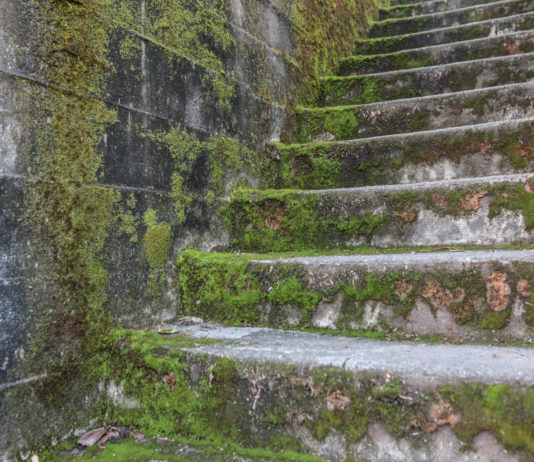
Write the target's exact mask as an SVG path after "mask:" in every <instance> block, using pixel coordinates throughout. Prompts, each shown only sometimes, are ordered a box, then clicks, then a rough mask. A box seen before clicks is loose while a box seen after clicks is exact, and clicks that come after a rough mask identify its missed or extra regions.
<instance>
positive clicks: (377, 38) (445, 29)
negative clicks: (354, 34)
mask: <svg viewBox="0 0 534 462" xmlns="http://www.w3.org/2000/svg"><path fill="white" fill-rule="evenodd" d="M533 15H534V11H528V12H526V13H518V14H512V15H510V16H502V17H499V18H492V19H484V20H482V21H476V22H470V23H467V24H458V25H455V26H447V27H438V28H435V29H427V30H423V31H419V32H412V33H409V34H398V35H387V36H383V37H375V38H369V39H362V40H360V42H361V43H365V42H376V41H378V40H391V39H395V38H399V37H413V36H419V35H424V34H433V33H436V32H442V31H448V30H452V29H463V28H467V27H473V26H477V25H480V24H483V25H484V24H489V23H498V22H506V21H509V20H510V19H512V20H513V19H518V18H521V17H525V16H533ZM502 35H504V34H502Z"/></svg>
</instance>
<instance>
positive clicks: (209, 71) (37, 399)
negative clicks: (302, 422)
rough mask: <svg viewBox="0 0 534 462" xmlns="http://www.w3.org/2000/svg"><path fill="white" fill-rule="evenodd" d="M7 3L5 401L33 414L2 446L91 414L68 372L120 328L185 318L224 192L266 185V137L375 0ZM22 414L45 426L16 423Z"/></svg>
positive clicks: (347, 46) (304, 98)
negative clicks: (193, 276)
mask: <svg viewBox="0 0 534 462" xmlns="http://www.w3.org/2000/svg"><path fill="white" fill-rule="evenodd" d="M0 8H1V9H2V12H3V14H2V17H1V19H0V27H1V29H2V35H1V37H0V42H1V44H2V47H0V49H1V51H0V75H1V77H0V101H1V103H2V110H3V112H2V114H3V116H2V117H4V115H5V119H3V120H4V122H5V123H4V124H2V125H1V130H2V133H1V135H2V136H1V138H0V139H1V142H2V150H0V153H1V154H0V155H1V158H0V181H1V188H2V192H3V193H4V192H6V195H5V197H6V198H7V200H6V201H3V203H2V207H1V209H0V213H1V215H0V225H1V227H2V229H1V230H0V239H1V242H0V251H1V258H2V261H7V262H8V263H9V265H7V266H6V269H5V270H2V271H3V272H2V273H0V277H1V278H2V281H4V280H5V281H8V282H9V286H8V285H6V284H7V283H6V284H4V285H0V287H1V288H2V291H3V292H2V294H3V295H5V297H2V302H0V309H1V310H2V312H1V315H2V318H3V319H8V320H9V322H8V323H6V324H5V325H2V327H1V329H2V331H1V334H2V336H3V337H2V338H4V337H5V338H6V341H5V342H4V343H3V350H2V351H1V352H0V365H1V369H0V383H1V384H2V388H1V389H0V393H2V398H3V399H4V398H6V396H8V398H6V399H4V408H5V409H8V410H11V411H13V409H20V408H24V410H25V411H24V413H22V414H24V416H22V414H20V415H19V413H18V412H14V413H13V412H11V413H8V415H7V417H6V416H4V417H2V418H5V419H8V420H6V421H9V422H10V428H12V429H13V432H14V433H15V434H16V435H17V436H16V437H13V434H11V433H10V434H5V435H3V436H2V437H0V448H5V447H6V446H8V445H13V442H14V441H18V442H19V443H20V444H21V445H25V444H26V442H27V441H28V439H32V440H34V441H37V440H39V439H40V438H41V437H43V436H44V434H45V433H46V432H42V431H41V430H44V429H45V428H49V427H50V426H49V425H41V423H43V420H44V421H46V422H50V421H51V420H55V421H56V422H55V425H53V427H54V428H53V429H52V433H53V432H56V433H61V432H63V431H65V430H66V429H73V428H75V426H76V425H78V424H79V422H80V418H81V416H84V418H89V417H90V412H88V410H87V407H88V406H90V403H92V402H95V400H96V398H95V393H91V395H92V396H93V398H95V399H91V400H85V398H84V397H85V396H87V390H85V389H84V388H83V386H81V387H73V389H75V390H77V391H76V393H73V395H72V396H70V398H69V400H64V402H65V403H67V402H68V404H69V406H72V407H76V408H77V411H76V412H73V413H71V412H70V411H66V412H64V413H61V412H59V410H60V409H61V407H58V406H57V404H58V403H59V402H61V399H60V400H59V401H58V399H57V390H58V389H61V386H59V385H58V384H62V385H63V386H65V387H66V388H65V389H68V387H69V384H72V383H74V381H75V379H76V378H79V374H81V373H82V372H81V371H82V370H84V368H82V369H79V368H78V366H79V363H80V361H81V362H84V361H86V360H87V358H90V357H94V351H95V347H96V346H98V347H102V348H104V346H105V345H106V343H105V340H106V333H107V332H108V330H109V328H110V326H111V325H112V324H113V323H115V324H119V325H123V326H142V325H146V324H150V323H153V322H156V321H160V320H166V319H170V318H172V317H173V316H174V315H175V314H176V305H177V294H176V293H175V289H174V287H175V285H174V284H173V279H174V278H175V274H174V273H173V266H174V265H173V262H174V261H175V259H176V256H177V255H178V254H179V253H180V251H181V250H182V249H184V248H186V247H188V246H191V245H192V246H196V247H199V248H201V249H203V250H209V249H213V248H216V247H217V246H218V245H222V244H226V243H227V240H228V238H227V235H226V232H225V230H224V225H223V220H222V218H221V217H220V214H219V212H218V209H219V207H220V205H221V202H222V201H224V198H225V197H227V196H228V195H229V194H230V191H231V189H232V187H233V186H234V185H235V184H242V185H247V186H252V187H256V186H259V185H260V184H261V182H260V178H259V171H258V169H259V163H260V159H261V156H260V152H261V150H262V149H263V148H264V146H265V145H266V143H268V142H270V141H273V140H279V139H280V137H281V136H282V133H283V131H284V130H285V129H286V116H287V114H288V113H289V112H290V111H291V108H292V107H293V106H294V105H295V104H296V103H303V102H309V101H313V100H314V99H315V98H316V96H317V94H318V92H317V88H318V85H317V83H316V78H317V77H318V76H319V75H321V74H325V73H329V72H331V71H332V70H333V69H334V67H335V63H336V62H337V59H338V58H339V57H341V56H344V55H346V54H349V53H350V51H351V48H352V44H353V40H354V39H355V38H357V37H359V36H361V35H364V34H365V31H366V29H367V19H368V18H369V17H370V16H371V15H372V14H374V12H376V5H375V3H374V2H372V1H367V0H366V1H361V2H360V1H358V2H357V1H355V0H337V1H335V2H332V1H326V0H314V1H306V2H304V1H300V0H293V1H291V2H285V1H278V0H228V1H224V0H215V1H204V0H202V1H189V0H135V1H134V0H39V1H38V0H21V1H17V2H12V1H9V0H0ZM318 20H319V22H320V23H321V24H323V25H324V27H316V24H317V21H318ZM338 34H339V36H342V37H343V40H337V39H336V40H334V37H338ZM3 197H4V195H3ZM4 273H5V274H4ZM5 287H8V289H5ZM4 289H5V290H4ZM103 345H104V346H103ZM43 374H46V375H48V376H49V377H50V378H49V379H47V380H48V381H44V382H43V381H42V380H41V381H36V382H35V388H33V389H32V392H31V393H26V392H18V391H17V387H16V386H15V387H12V386H11V385H12V384H14V383H17V381H19V380H25V379H27V378H33V377H36V376H42V375H43ZM79 383H80V384H83V381H81V382H79ZM6 390H8V392H7V395H6ZM93 391H95V389H94V387H93ZM96 394H97V393H96ZM54 406H55V407H54ZM52 416H53V417H52ZM22 418H24V419H25V420H32V421H34V422H35V425H36V427H32V428H40V431H39V432H27V431H25V430H23V429H21V428H19V427H18V425H19V424H20V420H19V419H22ZM10 419H15V420H10ZM19 431H20V433H18V432H19ZM30 435H31V437H30ZM17 444H18V443H17ZM2 450H3V449H2ZM0 452H1V451H0Z"/></svg>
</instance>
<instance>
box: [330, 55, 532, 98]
mask: <svg viewBox="0 0 534 462" xmlns="http://www.w3.org/2000/svg"><path fill="white" fill-rule="evenodd" d="M531 79H534V53H525V54H522V55H510V56H498V57H495V58H484V59H477V60H474V61H461V62H458V63H451V64H440V65H437V66H429V67H421V68H417V69H408V70H400V71H390V72H383V73H378V74H366V75H355V76H347V77H336V76H332V77H323V78H322V79H321V102H322V105H323V106H335V105H344V104H345V105H346V104H365V103H373V102H378V101H388V100H394V99H401V98H409V97H416V96H428V95H435V94H439V93H450V92H453V91H463V90H472V89H478V88H484V87H492V86H498V85H503V84H508V83H513V82H517V83H519V82H526V81H528V80H531Z"/></svg>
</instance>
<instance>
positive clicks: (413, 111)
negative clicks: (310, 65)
mask: <svg viewBox="0 0 534 462" xmlns="http://www.w3.org/2000/svg"><path fill="white" fill-rule="evenodd" d="M531 116H534V80H532V81H530V82H526V83H514V84H508V85H499V86H495V87H489V88H482V89H476V90H467V91H462V92H456V93H446V94H440V95H431V96H422V97H416V98H406V99H400V100H392V101H385V102H379V103H370V104H361V105H354V106H336V107H326V108H297V110H296V111H295V113H294V117H293V123H294V130H293V135H294V138H293V139H294V140H295V142H299V143H306V142H310V141H333V140H349V139H357V138H368V137H372V136H381V135H392V134H396V133H408V132H418V131H423V130H433V129H439V128H443V127H459V126H462V125H471V124H481V123H486V122H497V121H500V120H510V119H520V118H527V117H531Z"/></svg>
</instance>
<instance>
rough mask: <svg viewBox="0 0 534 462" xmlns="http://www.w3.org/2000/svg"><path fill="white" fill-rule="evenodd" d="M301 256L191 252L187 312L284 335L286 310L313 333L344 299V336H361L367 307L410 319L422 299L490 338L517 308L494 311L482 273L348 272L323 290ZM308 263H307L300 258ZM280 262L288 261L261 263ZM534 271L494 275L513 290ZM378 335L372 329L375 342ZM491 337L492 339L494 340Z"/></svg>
mask: <svg viewBox="0 0 534 462" xmlns="http://www.w3.org/2000/svg"><path fill="white" fill-rule="evenodd" d="M336 254H339V252H336ZM312 255H313V253H312ZM294 256H299V254H296V255H295V254H283V255H272V254H267V255H261V254H260V255H257V254H254V255H231V254H216V255H212V254H206V253H201V252H197V251H193V250H190V251H186V252H184V254H183V255H182V257H181V258H180V260H179V261H178V262H177V269H178V272H179V274H180V283H179V292H180V294H182V303H183V307H184V312H185V313H193V314H196V315H198V316H200V317H202V318H203V319H209V320H212V321H225V322H228V323H230V324H232V325H242V324H244V323H246V322H248V321H247V320H250V319H252V320H254V322H255V323H256V325H257V323H258V322H260V320H261V322H262V323H265V324H266V325H269V326H272V327H285V326H286V324H287V319H288V313H287V312H286V311H285V308H291V309H293V310H296V311H297V313H298V316H297V317H298V318H299V321H298V326H299V327H300V328H309V327H310V325H311V318H312V314H313V312H314V310H315V309H316V307H317V304H318V303H319V302H323V303H332V302H333V301H334V300H336V299H337V298H338V295H339V294H342V297H341V315H342V316H341V318H340V321H339V323H338V326H337V327H338V329H339V330H340V331H342V332H343V333H344V335H351V334H352V333H355V334H358V335H361V334H362V331H361V330H358V329H356V330H355V329H354V324H353V323H356V325H358V323H359V322H360V321H361V319H362V316H363V308H364V306H365V305H366V303H367V302H372V303H378V302H382V303H384V304H385V305H386V306H390V307H392V308H393V310H394V312H395V313H396V314H397V315H398V316H401V317H404V318H406V317H407V316H408V315H409V314H410V312H411V310H412V309H413V307H414V306H415V302H416V300H417V299H420V298H422V299H423V300H425V302H426V303H427V304H428V305H430V307H431V309H432V310H433V311H436V310H438V309H439V310H447V311H448V312H449V313H450V314H451V315H452V316H453V317H454V319H455V321H456V322H457V323H458V324H464V325H466V327H467V328H469V329H474V330H475V331H476V330H478V331H479V332H480V333H483V332H482V331H480V329H490V330H500V329H502V328H503V327H505V326H506V324H507V322H508V319H509V316H510V313H511V308H510V306H508V307H506V309H505V310H504V311H503V312H501V313H495V312H494V311H493V310H492V309H491V307H490V306H489V304H488V300H487V287H486V279H485V277H484V276H483V275H482V274H481V273H480V271H479V269H477V268H468V269H464V270H457V271H446V270H436V271H432V272H427V273H422V272H420V271H417V270H401V269H395V270H390V271H383V272H366V271H364V270H363V269H361V268H359V267H354V268H351V270H350V271H349V270H347V272H346V274H345V272H343V271H340V272H337V273H335V274H332V275H330V277H329V280H328V282H327V283H326V282H325V283H324V284H318V283H317V282H316V278H315V277H314V276H313V275H311V274H309V273H308V272H307V270H306V267H304V266H301V265H300V264H298V263H292V262H291V257H294ZM301 256H306V255H305V254H304V255H303V254H302V253H301ZM273 258H285V259H286V261H285V262H278V263H277V262H273V263H269V264H262V263H261V261H262V260H264V259H273ZM287 260H289V261H287ZM529 268H530V266H529V265H526V266H524V267H523V266H514V267H512V268H511V267H507V268H506V269H504V268H501V267H500V266H499V265H496V266H495V265H494V271H504V272H505V273H506V274H507V277H508V280H509V284H511V285H515V284H516V281H518V280H520V279H527V280H530V279H528V278H529V277H530V273H529V271H531V270H532V268H530V269H529ZM234 300H235V301H234ZM266 306H269V308H266ZM237 307H239V309H237ZM281 308H284V310H281ZM260 315H261V316H260ZM294 327H296V326H293V328H294ZM373 329H374V327H371V328H370V331H369V332H370V333H371V334H372V333H373ZM380 329H381V330H382V331H384V332H387V331H388V330H390V327H388V325H383V326H381V327H380ZM375 333H376V334H377V335H379V336H380V335H383V333H382V334H381V333H380V332H375ZM484 335H486V336H487V338H492V333H491V332H487V333H484Z"/></svg>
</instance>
